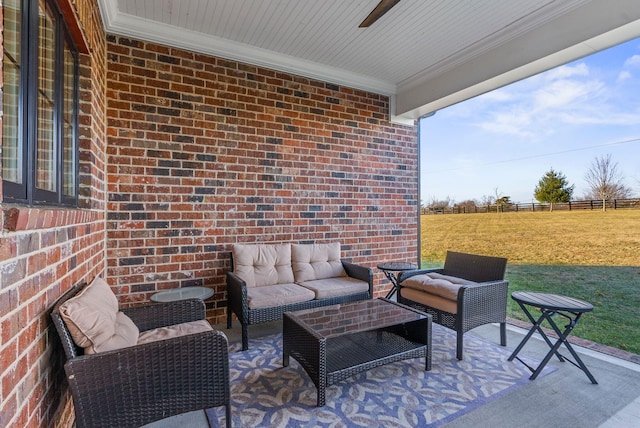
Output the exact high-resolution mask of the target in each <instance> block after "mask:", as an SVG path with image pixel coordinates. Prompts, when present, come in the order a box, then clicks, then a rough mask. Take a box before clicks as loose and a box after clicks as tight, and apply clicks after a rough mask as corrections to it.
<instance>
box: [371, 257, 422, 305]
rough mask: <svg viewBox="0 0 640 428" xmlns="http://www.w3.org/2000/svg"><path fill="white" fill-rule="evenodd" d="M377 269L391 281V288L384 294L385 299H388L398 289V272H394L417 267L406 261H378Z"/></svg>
mask: <svg viewBox="0 0 640 428" xmlns="http://www.w3.org/2000/svg"><path fill="white" fill-rule="evenodd" d="M378 269H380V270H381V271H382V272H383V273H384V275H385V276H386V277H387V279H388V280H389V281H391V284H392V286H391V290H389V292H388V293H387V295H386V296H385V297H386V298H387V299H390V298H391V297H393V295H394V294H396V291H398V276H397V275H398V274H397V273H396V272H398V273H400V272H404V271H406V270H414V269H417V266H416V265H414V264H413V263H407V262H386V263H380V264H379V265H378Z"/></svg>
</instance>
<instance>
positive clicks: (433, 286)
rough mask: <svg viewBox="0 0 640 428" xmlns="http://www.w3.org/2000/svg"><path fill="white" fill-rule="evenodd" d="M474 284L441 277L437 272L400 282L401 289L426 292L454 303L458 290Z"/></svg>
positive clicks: (451, 277)
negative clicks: (406, 288)
mask: <svg viewBox="0 0 640 428" xmlns="http://www.w3.org/2000/svg"><path fill="white" fill-rule="evenodd" d="M474 284H476V283H475V282H473V281H469V280H466V279H462V278H457V277H455V276H448V275H442V274H440V273H437V272H429V273H425V274H420V275H414V276H412V277H409V278H407V279H405V280H404V281H402V286H403V287H408V288H413V289H415V290H420V291H426V292H428V293H431V294H434V295H436V296H440V297H443V298H445V299H449V300H454V301H455V300H457V299H458V290H459V289H460V287H461V286H463V285H474ZM403 294H404V293H403Z"/></svg>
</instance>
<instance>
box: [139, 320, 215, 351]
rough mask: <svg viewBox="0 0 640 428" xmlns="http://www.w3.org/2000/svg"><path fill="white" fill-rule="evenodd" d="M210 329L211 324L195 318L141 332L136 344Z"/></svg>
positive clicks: (211, 328)
mask: <svg viewBox="0 0 640 428" xmlns="http://www.w3.org/2000/svg"><path fill="white" fill-rule="evenodd" d="M211 330H213V327H211V324H209V322H208V321H207V320H197V321H190V322H185V323H182V324H174V325H169V326H166V327H159V328H153V329H151V330H146V331H143V332H141V333H140V336H139V337H138V343H137V344H138V345H142V344H143V343H149V342H155V341H158V340H165V339H171V338H174V337H180V336H186V335H187V334H196V333H202V332H205V331H211Z"/></svg>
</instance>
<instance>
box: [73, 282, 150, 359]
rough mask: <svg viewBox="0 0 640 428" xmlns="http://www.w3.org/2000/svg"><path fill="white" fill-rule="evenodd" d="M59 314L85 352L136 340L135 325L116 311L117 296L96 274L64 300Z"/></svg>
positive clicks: (130, 344) (136, 330)
mask: <svg viewBox="0 0 640 428" xmlns="http://www.w3.org/2000/svg"><path fill="white" fill-rule="evenodd" d="M60 315H61V316H62V319H63V320H64V322H65V324H66V325H67V328H68V329H69V333H70V334H71V337H72V338H73V341H74V342H75V343H76V344H77V345H78V346H80V347H82V348H85V352H86V353H93V352H101V351H107V350H111V349H117V348H122V347H125V346H132V345H135V344H136V341H137V340H138V333H139V332H138V328H137V327H136V326H135V324H134V323H133V321H131V319H130V318H129V317H128V316H126V315H125V314H123V313H121V312H118V299H116V296H115V295H114V294H113V292H112V291H111V288H110V287H109V285H108V284H107V283H106V281H105V280H103V279H102V278H99V277H96V279H94V281H93V282H92V283H91V284H89V285H88V286H87V287H85V288H84V289H83V290H82V291H81V292H80V293H78V294H77V295H75V296H74V297H72V298H71V299H69V300H67V301H66V302H64V303H63V304H62V305H61V306H60Z"/></svg>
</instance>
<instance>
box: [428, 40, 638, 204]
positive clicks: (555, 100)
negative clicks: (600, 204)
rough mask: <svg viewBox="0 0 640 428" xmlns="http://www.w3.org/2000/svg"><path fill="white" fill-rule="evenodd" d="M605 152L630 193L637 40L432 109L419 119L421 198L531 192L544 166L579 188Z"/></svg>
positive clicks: (514, 196) (518, 198) (526, 196)
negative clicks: (444, 106)
mask: <svg viewBox="0 0 640 428" xmlns="http://www.w3.org/2000/svg"><path fill="white" fill-rule="evenodd" d="M608 154H610V155H611V159H612V161H613V162H617V164H618V171H619V172H620V173H621V174H622V175H623V177H624V183H625V184H626V185H627V186H628V187H630V188H631V189H632V190H633V193H634V196H636V197H639V196H640V39H635V40H632V41H630V42H627V43H624V44H622V45H618V46H616V47H613V48H610V49H607V50H605V51H602V52H599V53H596V54H593V55H591V56H588V57H585V58H582V59H580V60H577V61H574V62H571V63H569V64H566V65H564V66H561V67H558V68H555V69H552V70H549V71H547V72H544V73H540V74H538V75H536V76H533V77H530V78H528V79H524V80H521V81H519V82H516V83H513V84H511V85H509V86H505V87H503V88H500V89H497V90H494V91H492V92H489V93H486V94H483V95H480V96H478V97H475V98H473V99H470V100H467V101H464V102H461V103H459V104H456V105H453V106H451V107H448V108H446V109H442V110H440V111H438V112H437V113H436V114H435V115H434V116H432V117H429V118H424V119H422V120H421V121H420V157H421V159H420V179H421V184H420V185H421V189H420V190H421V195H420V199H421V200H422V202H423V203H428V202H429V201H432V200H434V199H436V200H442V199H445V198H450V199H451V200H452V201H453V202H461V201H464V200H467V199H476V200H481V199H482V198H483V197H484V196H493V197H495V196H496V190H497V193H498V195H499V196H510V197H511V200H512V201H513V202H523V203H525V202H532V201H535V199H534V197H533V191H534V189H535V186H536V185H537V184H538V181H539V180H540V178H542V176H543V175H544V174H545V173H546V172H547V171H549V169H551V168H553V169H554V170H556V171H559V172H561V173H562V174H564V175H565V176H566V178H567V180H568V181H569V183H570V184H573V185H575V190H574V196H573V199H581V198H582V196H583V195H584V194H585V192H586V191H587V190H588V185H587V183H586V181H585V175H586V173H587V171H588V170H589V168H590V166H591V164H592V162H593V161H594V160H595V159H596V157H602V156H606V155H608Z"/></svg>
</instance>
